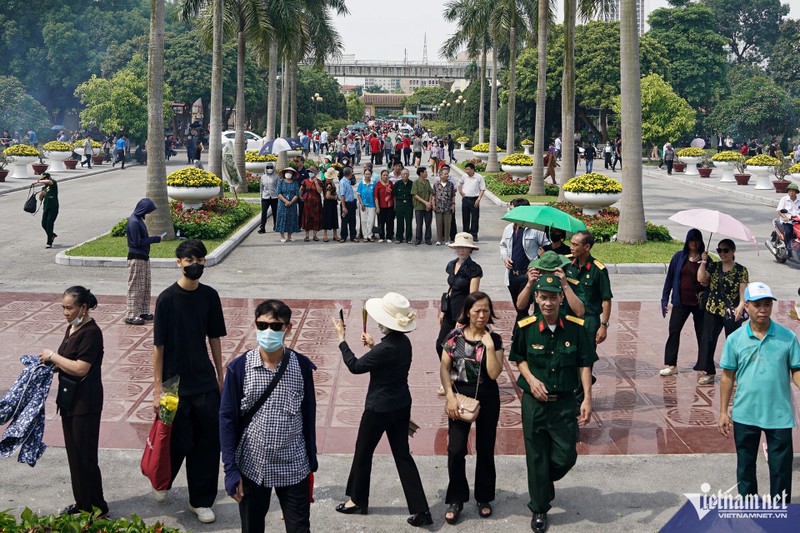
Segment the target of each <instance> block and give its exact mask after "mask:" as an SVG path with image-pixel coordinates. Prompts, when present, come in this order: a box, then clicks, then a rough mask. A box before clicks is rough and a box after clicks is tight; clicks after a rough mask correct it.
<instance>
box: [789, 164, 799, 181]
mask: <svg viewBox="0 0 800 533" xmlns="http://www.w3.org/2000/svg"><path fill="white" fill-rule="evenodd" d="M789 175H790V176H792V179H793V180H795V181H800V163H795V164H794V165H792V166H790V167H789Z"/></svg>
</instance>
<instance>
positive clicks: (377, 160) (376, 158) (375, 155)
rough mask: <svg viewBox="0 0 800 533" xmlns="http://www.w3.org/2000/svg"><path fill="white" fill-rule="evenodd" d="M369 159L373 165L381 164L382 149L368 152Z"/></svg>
mask: <svg viewBox="0 0 800 533" xmlns="http://www.w3.org/2000/svg"><path fill="white" fill-rule="evenodd" d="M369 161H370V163H372V164H373V165H381V164H383V150H378V151H377V152H370V154H369Z"/></svg>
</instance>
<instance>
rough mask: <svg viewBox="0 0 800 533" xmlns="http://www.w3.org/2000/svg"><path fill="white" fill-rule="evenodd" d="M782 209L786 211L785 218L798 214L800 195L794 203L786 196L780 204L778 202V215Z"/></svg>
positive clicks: (799, 212) (799, 211)
mask: <svg viewBox="0 0 800 533" xmlns="http://www.w3.org/2000/svg"><path fill="white" fill-rule="evenodd" d="M782 209H786V211H788V213H786V216H789V217H792V216H794V215H797V214H800V195H798V196H797V197H796V198H795V200H794V202H793V201H792V199H791V198H789V195H788V194H787V195H786V196H784V197H783V198H781V200H780V202H778V209H777V211H778V213H780V212H781V210H782Z"/></svg>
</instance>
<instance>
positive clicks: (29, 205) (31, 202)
mask: <svg viewBox="0 0 800 533" xmlns="http://www.w3.org/2000/svg"><path fill="white" fill-rule="evenodd" d="M33 186H34V184H33V183H31V186H30V188H29V189H28V199H27V200H25V205H24V206H23V208H22V209H23V210H24V211H25V212H26V213H30V214H32V215H35V214H36V211H38V210H39V209H38V207H39V206H38V202H37V201H36V192H35V191H34V190H33Z"/></svg>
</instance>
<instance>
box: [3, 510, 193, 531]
mask: <svg viewBox="0 0 800 533" xmlns="http://www.w3.org/2000/svg"><path fill="white" fill-rule="evenodd" d="M0 531H3V532H7V533H22V532H28V531H88V532H95V531H130V532H133V531H136V532H140V533H178V532H179V531H180V530H179V529H175V528H171V527H167V526H165V525H162V524H161V523H160V522H156V523H155V524H153V525H147V524H146V523H145V522H144V520H142V519H141V518H139V517H138V516H136V515H132V516H131V517H130V518H125V517H122V518H108V517H105V518H101V517H100V510H99V509H95V511H94V512H92V513H89V512H86V511H81V512H80V513H78V514H61V515H42V516H38V515H36V514H35V513H34V512H33V511H31V510H30V509H28V508H27V507H26V508H25V509H24V510H23V511H22V513H20V517H19V523H17V519H16V518H14V516H13V515H11V514H10V513H9V512H8V511H3V512H0Z"/></svg>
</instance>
